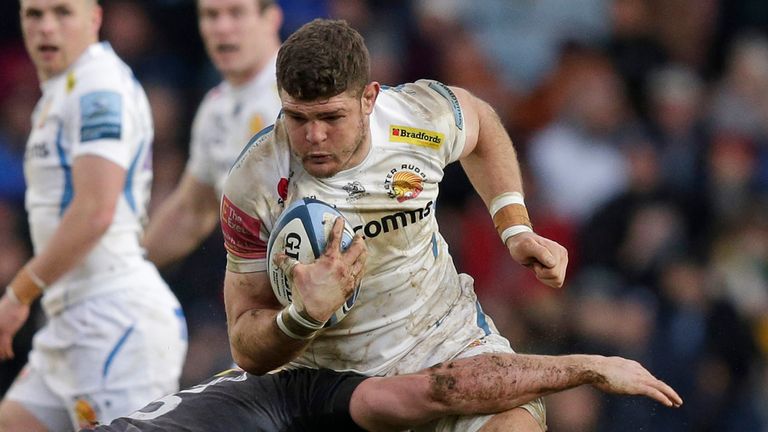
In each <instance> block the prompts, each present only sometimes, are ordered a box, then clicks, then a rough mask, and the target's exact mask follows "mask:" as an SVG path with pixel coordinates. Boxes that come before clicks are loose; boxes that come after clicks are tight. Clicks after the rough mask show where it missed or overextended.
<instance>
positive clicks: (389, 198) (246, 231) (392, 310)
mask: <svg viewBox="0 0 768 432" xmlns="http://www.w3.org/2000/svg"><path fill="white" fill-rule="evenodd" d="M277 80H278V88H279V90H280V97H281V101H282V106H283V114H282V115H281V117H280V118H279V119H278V121H277V122H276V123H275V125H274V127H273V128H269V129H267V130H265V131H263V132H262V133H261V134H260V135H259V136H256V137H254V138H253V139H252V141H251V143H249V145H248V147H247V148H246V149H245V150H244V151H243V154H242V156H241V157H240V159H239V160H238V161H237V162H236V163H235V165H234V167H233V168H232V171H231V172H230V175H229V177H228V178H227V182H226V185H225V188H224V197H223V198H222V207H221V219H222V220H221V225H222V230H223V233H224V238H225V241H226V247H227V251H228V259H227V272H226V276H225V282H224V298H225V304H226V311H227V320H228V328H229V336H230V345H231V350H232V353H233V357H234V359H235V361H236V362H237V363H238V365H240V366H241V367H242V368H244V369H245V370H247V371H249V372H252V373H257V374H260V373H265V372H268V371H270V370H272V369H274V368H277V367H280V366H281V365H284V364H286V363H289V362H290V364H291V365H292V366H295V367H310V368H317V367H325V368H330V369H334V370H356V371H358V372H362V373H364V374H366V375H384V374H388V375H391V374H398V373H409V372H415V371H417V370H420V369H422V368H425V367H429V366H430V365H432V364H435V363H439V362H443V361H446V360H448V359H451V358H461V357H472V356H476V355H484V354H485V355H488V354H489V353H511V352H513V351H512V349H511V348H510V345H509V342H508V341H507V340H506V339H505V338H503V337H502V336H501V335H500V334H499V333H498V331H497V330H496V328H495V326H494V324H493V322H492V321H491V320H490V318H489V317H487V316H486V315H485V314H484V313H483V311H482V309H481V307H480V305H479V303H478V302H477V298H476V296H475V293H474V290H473V281H472V278H471V277H469V276H467V275H460V274H458V272H457V270H456V267H455V265H454V263H453V260H452V258H451V256H450V254H449V252H448V245H447V244H446V242H445V240H444V239H443V237H442V235H441V234H440V232H439V228H438V225H437V220H436V219H435V208H436V202H439V200H438V191H439V182H440V180H441V179H442V177H443V168H444V167H445V166H446V165H448V164H449V163H452V162H455V161H457V160H458V161H461V164H462V166H463V168H464V170H465V171H466V173H467V174H468V176H469V178H470V180H471V181H472V184H473V186H474V188H475V189H476V190H477V192H478V193H479V195H480V196H481V197H482V198H483V200H484V202H485V203H486V205H487V206H488V208H489V212H490V214H491V215H492V218H493V220H494V223H495V225H496V227H497V229H498V231H499V234H500V236H501V238H502V241H503V242H504V243H505V244H506V246H507V248H508V250H509V253H510V255H511V257H512V259H513V260H514V261H516V262H517V263H519V264H522V265H525V266H528V267H530V268H531V269H532V270H533V271H534V273H535V275H536V277H537V278H538V279H539V280H540V281H542V282H543V283H545V284H547V285H549V286H552V287H560V286H562V284H563V282H564V278H565V270H566V267H567V262H568V258H567V252H566V250H565V248H563V247H562V246H560V245H559V244H557V243H555V242H553V241H551V240H549V239H546V238H544V237H541V236H539V235H537V234H536V233H534V232H533V230H532V228H531V223H530V220H529V219H528V214H527V210H526V208H525V204H524V200H523V185H522V180H521V175H520V167H519V166H518V161H517V157H516V154H515V150H514V147H513V145H512V142H511V140H510V138H509V136H508V134H507V132H506V131H505V130H504V128H503V126H502V124H501V122H500V120H499V118H498V116H497V115H496V113H495V112H494V110H493V109H492V108H491V107H490V106H489V105H488V104H487V103H485V102H483V101H482V100H480V99H478V98H476V97H475V96H473V95H471V94H470V93H469V92H467V91H466V90H463V89H460V88H453V87H447V86H445V85H443V84H441V83H439V82H437V81H431V80H421V81H418V82H416V83H408V84H403V85H400V86H397V87H382V86H380V84H379V83H378V82H375V81H371V78H370V65H369V55H368V50H367V48H366V47H365V43H364V41H363V38H362V37H361V36H360V34H359V33H358V32H357V31H355V30H354V29H352V28H351V27H349V26H348V25H347V24H346V23H345V22H343V21H331V20H315V21H313V22H311V23H309V24H306V25H305V26H303V27H302V28H301V29H299V30H298V31H297V32H296V33H294V34H293V35H291V36H290V37H289V38H288V39H287V40H286V42H285V43H283V45H282V47H281V48H280V51H279V53H278V58H277ZM303 197H316V198H317V199H320V200H323V201H325V202H327V203H329V204H331V205H333V206H335V207H336V208H337V209H338V210H339V211H340V212H341V213H342V214H343V215H344V216H345V217H346V219H347V220H348V221H349V222H350V224H351V225H352V226H353V227H354V229H355V231H356V232H357V233H358V234H359V235H361V236H363V237H364V238H365V240H364V244H365V246H366V247H367V249H366V248H360V247H359V246H356V244H357V243H360V242H362V240H360V239H359V238H358V239H357V240H355V241H353V242H352V245H351V246H350V247H349V249H348V250H347V251H346V252H345V253H343V254H340V253H338V250H336V252H333V248H329V250H330V251H331V252H328V251H326V253H325V254H324V255H323V256H321V257H320V258H319V259H317V260H316V261H315V262H314V263H313V264H309V265H306V264H297V263H296V262H295V260H288V259H287V257H285V256H283V261H282V262H281V263H280V265H281V266H282V267H283V268H284V271H286V273H287V274H288V275H289V276H288V277H289V278H290V279H292V281H293V295H294V298H301V299H302V302H301V303H298V302H295V301H294V303H293V304H291V305H289V306H286V307H285V308H284V307H283V305H282V304H281V303H280V302H279V301H278V300H277V298H276V297H275V295H274V293H273V292H272V288H271V286H270V281H269V277H268V275H267V274H266V271H265V270H266V267H267V262H266V259H267V257H266V249H267V243H266V242H267V240H268V239H269V235H270V231H271V229H272V227H273V226H274V223H275V220H276V219H277V217H278V216H279V215H280V213H281V212H282V211H283V209H284V206H285V205H288V204H290V203H291V202H293V201H294V200H297V199H300V198H303ZM342 225H343V224H342V223H341V220H339V221H337V223H335V227H334V230H336V232H337V234H336V235H339V236H340V233H341V228H342ZM366 250H367V252H366ZM366 253H367V256H368V259H367V263H366V264H365V265H363V263H364V262H365V256H366ZM363 274H364V275H365V277H364V278H362V288H361V290H360V294H359V297H358V298H357V302H356V304H355V307H354V308H352V310H351V312H350V313H349V315H347V317H346V318H345V319H344V320H343V321H341V322H340V323H339V324H338V325H337V326H335V327H332V328H327V329H326V328H324V324H325V323H326V322H327V320H328V319H329V317H330V316H331V315H332V314H333V313H334V312H335V311H336V309H337V308H338V307H339V306H340V305H341V304H342V303H343V302H344V300H345V299H346V297H347V296H348V295H349V294H350V293H351V292H352V290H353V288H354V287H355V286H356V285H357V283H358V282H360V281H361V277H362V275H363ZM521 373H522V374H523V375H525V374H532V375H537V376H538V375H539V374H545V371H544V370H540V369H538V368H537V366H536V365H531V366H530V367H528V368H526V369H524V370H522V371H521ZM493 427H500V428H501V427H503V428H505V430H516V431H540V430H545V429H546V426H545V412H544V406H543V402H542V401H541V400H540V399H537V400H534V401H532V402H530V403H528V404H525V405H523V406H522V407H520V408H514V409H511V410H509V411H506V412H504V413H501V414H497V415H496V416H479V417H460V418H457V417H452V418H445V419H440V420H437V421H435V423H434V424H431V425H429V426H428V430H440V431H443V430H446V431H447V430H453V431H462V432H465V431H476V430H479V429H480V428H485V429H486V430H488V429H489V428H493Z"/></svg>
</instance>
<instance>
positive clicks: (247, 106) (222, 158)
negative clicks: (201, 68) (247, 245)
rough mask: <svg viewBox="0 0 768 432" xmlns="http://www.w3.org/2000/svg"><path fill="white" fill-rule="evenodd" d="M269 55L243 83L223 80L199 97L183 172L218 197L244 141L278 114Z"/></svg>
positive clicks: (278, 100)
mask: <svg viewBox="0 0 768 432" xmlns="http://www.w3.org/2000/svg"><path fill="white" fill-rule="evenodd" d="M276 60H277V56H276V55H275V56H273V57H272V59H271V60H270V61H269V63H267V66H266V67H264V69H262V70H261V71H260V72H259V73H258V74H257V75H256V76H254V77H253V78H251V80H250V81H248V82H247V83H245V84H243V85H240V86H233V85H232V84H230V83H228V82H226V81H224V82H222V83H221V84H219V85H217V86H216V87H214V88H212V89H211V90H210V91H209V92H208V93H207V94H206V95H205V98H204V99H203V102H202V103H201V104H200V107H199V108H198V109H197V113H196V114H195V120H194V122H193V124H192V141H191V143H190V156H189V161H188V162H187V172H188V173H190V174H192V176H194V177H195V179H196V180H197V181H199V182H201V183H204V184H207V185H210V186H212V187H213V188H214V189H216V195H217V198H219V197H221V190H222V188H223V187H224V180H226V178H227V174H228V173H229V169H230V168H231V167H232V164H233V163H234V162H235V159H237V156H238V155H239V154H240V152H241V151H242V150H243V147H244V146H245V144H246V143H247V142H248V140H249V139H250V138H251V137H252V136H254V135H256V133H257V132H259V131H260V130H262V129H263V128H264V127H265V126H268V125H270V124H272V123H274V121H275V119H276V118H277V115H278V114H279V113H280V97H279V96H278V93H277V82H276V80H275V61H276Z"/></svg>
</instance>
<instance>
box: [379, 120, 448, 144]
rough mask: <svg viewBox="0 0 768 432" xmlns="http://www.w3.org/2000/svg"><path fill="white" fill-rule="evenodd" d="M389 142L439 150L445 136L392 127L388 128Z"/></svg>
mask: <svg viewBox="0 0 768 432" xmlns="http://www.w3.org/2000/svg"><path fill="white" fill-rule="evenodd" d="M389 140H390V141H392V142H401V143H406V144H413V145H417V146H422V147H429V148H433V149H439V148H440V146H441V145H442V144H443V141H444V140H445V135H443V134H441V133H440V132H435V131H431V130H426V129H416V128H412V127H408V126H396V125H392V126H390V127H389Z"/></svg>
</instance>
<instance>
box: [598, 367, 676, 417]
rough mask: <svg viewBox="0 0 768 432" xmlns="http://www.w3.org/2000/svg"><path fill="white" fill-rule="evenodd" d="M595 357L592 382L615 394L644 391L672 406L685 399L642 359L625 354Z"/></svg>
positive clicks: (643, 393)
mask: <svg viewBox="0 0 768 432" xmlns="http://www.w3.org/2000/svg"><path fill="white" fill-rule="evenodd" d="M590 357H594V358H593V359H590V360H591V366H590V369H591V372H592V373H593V374H594V376H593V377H591V378H592V385H593V386H595V387H596V388H598V389H600V390H602V391H604V392H606V393H614V394H626V395H640V396H647V397H649V398H651V399H655V400H657V401H659V402H660V403H662V404H664V405H666V406H668V407H679V406H680V405H682V404H683V399H682V398H681V397H680V395H678V394H677V392H675V390H674V389H672V387H670V386H669V385H667V384H666V383H665V382H663V381H661V380H660V379H658V378H656V377H654V376H653V375H651V373H650V372H648V370H646V369H645V368H644V367H643V366H642V365H641V364H640V363H638V362H636V361H634V360H629V359H625V358H622V357H603V356H590Z"/></svg>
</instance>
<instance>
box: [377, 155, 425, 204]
mask: <svg viewBox="0 0 768 432" xmlns="http://www.w3.org/2000/svg"><path fill="white" fill-rule="evenodd" d="M426 179H427V175H426V174H425V173H424V171H422V169H421V168H419V167H417V166H416V165H413V164H402V165H400V168H392V169H391V170H389V172H388V173H387V178H386V179H384V189H386V190H387V194H388V195H389V197H390V198H396V199H397V202H403V201H407V200H409V199H412V198H416V197H417V196H419V194H420V193H421V191H422V190H424V180H426Z"/></svg>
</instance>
